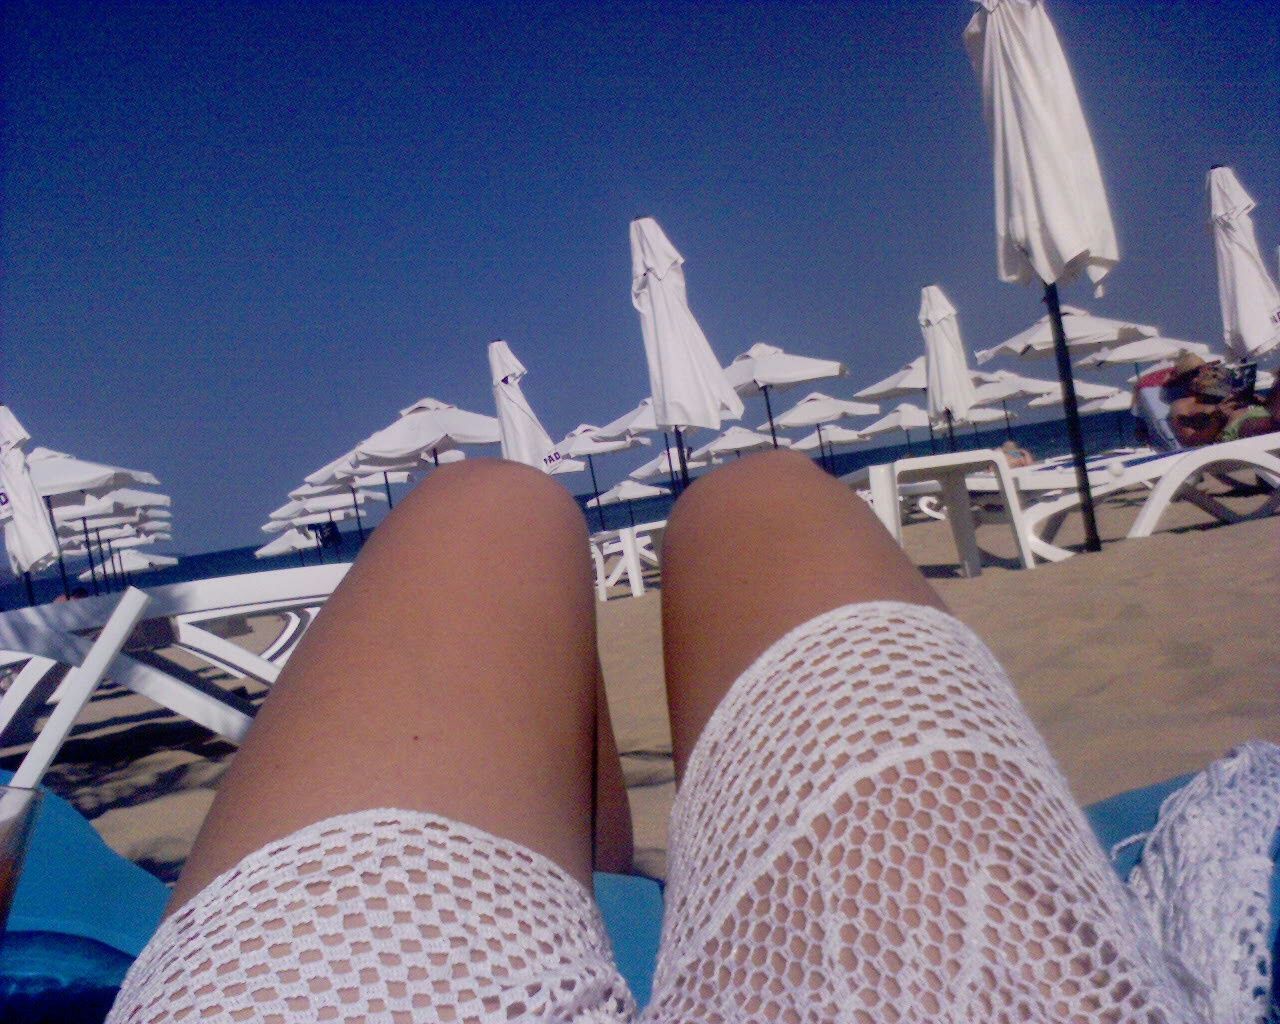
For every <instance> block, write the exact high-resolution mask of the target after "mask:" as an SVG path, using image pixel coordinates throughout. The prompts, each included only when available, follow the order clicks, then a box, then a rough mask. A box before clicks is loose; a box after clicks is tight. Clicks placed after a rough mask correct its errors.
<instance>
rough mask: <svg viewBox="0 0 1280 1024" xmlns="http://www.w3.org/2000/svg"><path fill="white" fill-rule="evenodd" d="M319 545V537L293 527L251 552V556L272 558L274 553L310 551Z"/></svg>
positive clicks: (284, 553) (285, 553)
mask: <svg viewBox="0 0 1280 1024" xmlns="http://www.w3.org/2000/svg"><path fill="white" fill-rule="evenodd" d="M319 546H320V539H319V538H318V537H316V536H315V535H314V534H312V533H309V532H307V531H305V530H301V529H299V528H297V527H293V528H291V529H289V530H286V531H285V532H284V533H282V534H280V536H279V537H276V538H274V539H273V540H269V541H267V543H265V544H263V545H262V547H260V548H258V550H257V551H255V552H254V553H253V557H254V558H274V557H275V556H276V555H287V554H291V553H292V552H295V551H310V550H311V549H312V548H316V547H319Z"/></svg>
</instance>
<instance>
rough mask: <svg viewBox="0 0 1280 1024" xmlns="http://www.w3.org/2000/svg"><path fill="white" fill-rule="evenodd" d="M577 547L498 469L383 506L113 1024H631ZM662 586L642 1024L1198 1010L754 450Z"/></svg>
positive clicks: (692, 528)
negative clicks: (668, 739)
mask: <svg viewBox="0 0 1280 1024" xmlns="http://www.w3.org/2000/svg"><path fill="white" fill-rule="evenodd" d="M587 550H588V549H587V537H586V529H585V525H584V523H583V520H582V516H581V513H580V511H579V510H578V508H577V507H576V506H575V505H574V504H573V503H572V501H571V500H570V499H569V497H568V495H567V494H566V493H565V491H564V490H563V488H561V487H560V486H559V485H557V484H556V483H555V482H554V481H551V480H549V479H548V478H546V477H545V476H543V475H542V474H540V473H537V472H535V471H533V470H529V469H527V468H525V467H522V466H517V465H513V464H510V463H497V462H487V463H486V462H483V461H477V462H474V463H473V462H467V463H465V464H460V465H455V466H448V467H442V468H441V469H440V470H439V471H438V472H436V473H433V474H432V475H431V476H430V477H429V478H427V479H426V480H425V481H424V482H423V483H422V484H421V485H420V486H419V487H418V489H417V490H416V491H415V492H414V493H413V494H412V495H411V496H410V497H409V498H408V499H407V500H405V501H404V502H403V503H401V504H400V505H399V506H397V508H396V510H395V511H394V512H393V513H392V514H391V516H390V517H389V518H388V519H387V521H386V522H385V523H384V524H383V525H382V526H381V527H380V528H379V530H378V531H377V533H376V534H374V536H373V537H372V539H371V540H370V542H369V544H368V545H367V546H366V548H365V549H364V551H363V552H362V554H361V556H360V558H359V560H358V561H357V563H356V564H355V566H354V567H353V568H352V569H351V571H350V573H349V574H348V575H347V577H346V578H345V580H344V581H343V583H342V584H341V586H340V587H339V588H338V590H337V591H336V592H335V593H334V595H333V597H332V598H331V599H330V601H329V603H328V604H327V605H326V607H325V609H324V611H323V612H322V613H321V615H320V617H319V619H318V620H317V622H316V624H315V626H314V628H313V629H312V631H311V632H309V633H308V634H307V636H306V637H305V638H304V639H303V641H302V642H301V643H300V645H299V646H298V648H297V650H296V652H295V653H294V656H293V657H292V658H291V659H290V661H289V663H288V665H287V667H286V668H285V670H284V672H283V673H282V674H281V677H280V680H279V682H278V683H277V684H276V687H275V688H274V691H273V693H272V694H271V696H270V698H269V699H268V701H267V703H266V705H265V707H264V709H263V711H262V712H261V714H260V715H259V717H258V720H257V721H256V723H255V724H254V727H253V729H252V731H251V733H250V735H249V737H248V739H247V741H246V742H245V744H244V746H243V748H242V749H241V751H240V752H239V754H238V755H237V756H236V758H235V759H234V761H233V763H232V765H231V768H230V770H229V771H228V773H227V775H226V776H225V778H224V780H223V782H222V785H221V788H220V790H219V793H218V796H217V799H216V801H215V803H214V806H213V808H212V810H211V812H210V814H209V817H208V819H207V821H206V823H205V826H204V828H203V830H202V831H201V834H200V837H199V840H198V842H197V844H196V848H195V850H194V851H193V853H192V855H191V858H190V860H189V861H188V863H187V866H186V869H185V871H184V872H183V875H182V878H181V880H180V881H179V883H178V886H177V888H176V890H175V892H174V896H173V901H172V905H171V910H170V915H169V917H168V919H167V920H166V922H165V924H164V925H163V926H162V928H161V930H160V931H159V932H158V933H157V935H156V936H155V938H154V939H153V940H152V942H151V944H150V945H149V946H148V948H147V950H146V951H144V953H143V955H142V956H141V958H140V959H139V961H138V962H137V964H136V965H135V966H134V968H133V970H132V972H131V973H130V976H129V978H128V980H127V982H126V985H125V988H124V989H123V991H122V993H121V996H120V999H119V1001H118V1002H117V1005H116V1007H115V1009H114V1011H113V1016H112V1018H111V1019H112V1020H113V1021H116V1022H125V1021H127V1022H131V1024H155V1022H160V1021H176V1020H192V1021H196V1020H219V1021H224V1020H225V1021H232V1020H236V1021H238V1020H253V1021H264V1022H272V1024H284V1022H294V1021H299V1022H300V1021H308V1022H310V1021H317V1020H342V1021H359V1022H373V1021H391V1022H397V1024H405V1022H410V1021H413V1022H417V1021H483V1022H488V1021H504V1022H506V1021H521V1020H539V1021H544V1020H546V1021H550V1020H556V1021H579V1022H596V1024H599V1022H610V1021H614V1022H620V1021H629V1020H632V1019H634V1015H635V1011H634V1007H633V1006H632V1003H631V998H630V995H629V994H628V992H627V990H626V987H625V984H624V983H623V982H622V981H621V979H620V977H619V976H618V974H617V972H616V970H615V968H614V965H613V962H612V959H611V956H610V952H609V947H608V940H607V939H606V938H605V936H604V933H603V931H602V928H601V925H600V920H599V916H598V913H597V911H596V909H595V907H594V904H593V902H592V900H591V896H590V890H589V888H588V885H589V882H590V878H591V870H592V867H593V864H594V865H595V866H597V867H599V866H601V865H603V864H610V865H614V866H619V867H620V866H622V865H623V864H624V863H625V862H626V860H627V859H628V849H629V838H628V836H629V833H628V829H627V819H626V814H625V811H626V807H625V798H624V797H623V795H622V790H621V782H620V774H619V771H618V766H617V760H616V755H615V754H614V751H613V744H612V737H611V730H610V729H609V726H608V717H607V713H606V712H605V709H604V706H603V704H602V703H601V702H599V695H600V692H601V687H600V677H599V668H598V661H597V658H596V651H595V629H594V621H593V620H594V603H593V595H592V588H591V574H590V573H591V568H590V564H589V561H588V557H587ZM662 596H663V608H662V611H663V631H664V645H665V663H666V680H667V689H668V695H669V698H668V699H669V709H670V714H671V724H672V733H673V740H674V754H675V765H676V772H677V777H678V779H679V782H680V789H679V796H678V797H677V801H676V806H675V810H674V812H673V816H672V827H671V840H670V849H671V870H670V875H669V879H668V887H667V894H666V918H665V921H664V932H663V942H662V951H661V955H660V959H659V966H658V972H657V976H656V978H655V981H654V990H653V991H654V994H653V998H652V1001H651V1002H650V1004H649V1006H648V1008H647V1009H646V1010H645V1012H644V1015H643V1018H642V1019H643V1020H646V1021H663V1022H667V1021H670V1022H681V1024H694V1022H697V1021H711V1020H716V1021H733V1022H748V1021H769V1022H781V1021H800V1020H804V1021H815V1022H824V1021H836V1020H842V1021H843V1020H852V1021H859V1022H863V1024H870V1022H872V1021H887V1020H944V1019H945V1020H955V1021H973V1022H977V1021H996V1020H1010V1021H1062V1022H1066V1021H1101V1020H1105V1021H1109V1022H1130V1021H1134V1022H1136V1021H1143V1022H1150V1021H1156V1020H1159V1021H1163V1022H1166V1024H1178V1022H1184V1021H1188V1022H1189V1021H1190V1020H1191V1014H1190V1012H1189V1010H1188V1008H1187V1004H1186V1002H1185V1000H1184V997H1183V995H1182V993H1181V992H1180V990H1179V989H1178V988H1177V985H1176V983H1175V981H1174V980H1173V978H1172V976H1171V974H1170V970H1169V967H1168V965H1167V964H1166V962H1165V961H1164V960H1163V959H1162V958H1161V956H1160V953H1159V951H1158V949H1157V948H1156V943H1155V940H1154V938H1153V937H1152V934H1151V933H1150V932H1149V931H1148V930H1147V925H1146V921H1145V919H1143V918H1142V917H1141V916H1140V914H1139V913H1138V912H1137V911H1136V910H1135V909H1134V905H1133V904H1132V903H1131V902H1130V901H1129V899H1128V898H1127V897H1126V895H1125V892H1124V890H1123V889H1122V887H1121V884H1120V882H1119V880H1118V878H1117V877H1116V875H1115V874H1114V872H1113V871H1112V870H1111V868H1110V866H1109V865H1108V864H1107V862H1106V860H1105V859H1104V857H1103V855H1102V852H1101V850H1100V849H1099V848H1098V846H1097V843H1096V841H1095V840H1094V839H1093V838H1092V835H1091V834H1090V833H1089V830H1088V826H1087V825H1086V823H1085V821H1084V818H1083V816H1082V815H1081V813H1080V811H1079V810H1078V808H1077V807H1076V805H1075V804H1074V802H1073V800H1072V798H1071V796H1070V794H1069V793H1068V791H1067V788H1066V784H1065V782H1064V781H1063V779H1062V777H1061V775H1060V773H1059V772H1058V770H1057V769H1056V767H1055V766H1054V764H1053V762H1052V760H1051V759H1050V756H1049V754H1048V751H1047V750H1046V748H1045V746H1044V744H1043V742H1042V741H1041V739H1040V737H1039V736H1038V735H1037V734H1036V732H1035V730H1034V728H1033V727H1032V725H1031V723H1030V721H1029V719H1028V718H1027V716H1026V714H1025V712H1024V711H1023V710H1022V708H1021V706H1020V705H1019V703H1018V700H1017V698H1016V696H1015V695H1014V692H1013V689H1012V687H1011V685H1010V684H1009V681H1008V679H1007V678H1006V677H1005V675H1004V673H1003V671H1002V670H1001V669H1000V667H999V665H998V664H997V663H996V661H995V660H994V658H993V657H992V655H991V654H990V653H989V652H988V651H987V649H986V648H985V647H984V646H983V644H982V643H981V641H979V640H978V639H977V637H975V636H974V635H973V634H972V633H971V632H970V631H969V630H968V629H967V628H966V627H964V626H963V625H961V624H960V623H959V622H958V621H957V620H956V619H954V618H952V617H951V616H950V615H948V614H947V613H946V611H945V609H944V608H943V606H942V603H941V601H940V600H939V598H938V597H937V595H936V594H935V593H934V592H933V590H932V589H931V588H930V587H929V585H928V584H927V583H926V582H925V580H924V579H923V577H921V576H920V574H919V573H918V572H917V571H916V570H915V569H914V567H913V566H912V565H911V564H910V563H909V562H908V561H907V559H906V557H905V556H904V555H903V553H902V551H901V550H900V549H899V548H898V546H897V545H896V544H894V543H893V542H892V541H891V540H890V538H889V536H888V534H887V533H886V532H885V531H884V530H883V529H882V528H881V527H880V526H879V524H878V523H877V521H876V520H875V518H874V516H873V515H872V513H871V512H870V510H869V509H867V508H866V506H865V505H864V504H863V503H862V502H860V501H858V500H857V499H855V498H854V497H853V496H852V494H851V493H850V492H849V491H848V490H847V489H846V488H845V487H843V486H842V485H841V484H840V483H838V482H837V481H835V480H833V479H831V478H830V477H829V476H827V475H826V474H825V473H823V472H821V471H820V470H818V469H817V468H815V467H814V466H812V465H811V464H810V463H809V462H808V460H806V459H803V458H800V457H798V456H794V455H791V454H789V453H785V452H783V453H769V454H766V455H760V456H754V457H752V458H750V459H744V460H742V461H741V462H735V463H734V464H732V465H729V466H726V467H724V468H722V469H719V470H717V471H715V472H714V473H712V474H709V475H708V476H707V477H706V478H705V479H703V480H700V481H698V482H697V483H695V484H694V485H693V487H692V488H690V489H689V491H688V492H687V493H686V494H685V495H684V496H683V497H681V499H680V502H679V504H678V507H677V508H676V510H675V512H674V514H673V516H672V518H671V520H670V525H669V528H668V531H667V536H666V542H665V548H664V589H663V595H662ZM593 817H594V827H593V825H592V820H593Z"/></svg>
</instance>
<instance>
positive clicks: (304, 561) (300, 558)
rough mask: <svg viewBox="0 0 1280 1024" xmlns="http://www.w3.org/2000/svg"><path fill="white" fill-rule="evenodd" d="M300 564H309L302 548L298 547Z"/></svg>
mask: <svg viewBox="0 0 1280 1024" xmlns="http://www.w3.org/2000/svg"><path fill="white" fill-rule="evenodd" d="M298 564H299V565H303V566H305V565H306V564H307V556H306V555H305V554H303V550H302V548H298Z"/></svg>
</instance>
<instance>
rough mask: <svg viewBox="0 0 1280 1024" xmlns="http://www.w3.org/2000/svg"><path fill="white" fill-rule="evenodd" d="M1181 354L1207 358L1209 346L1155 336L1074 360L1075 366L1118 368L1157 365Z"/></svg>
mask: <svg viewBox="0 0 1280 1024" xmlns="http://www.w3.org/2000/svg"><path fill="white" fill-rule="evenodd" d="M1183 352H1194V353H1195V354H1196V355H1198V356H1200V358H1201V359H1207V358H1209V346H1208V345H1204V344H1201V343H1200V342H1198V341H1182V340H1180V339H1178V338H1165V337H1162V336H1160V335H1155V336H1153V337H1150V338H1139V339H1138V340H1137V341H1130V342H1126V343H1125V344H1123V345H1116V346H1114V347H1112V348H1104V349H1100V350H1099V351H1097V352H1093V353H1090V354H1089V355H1087V356H1085V357H1084V358H1083V359H1078V360H1076V366H1080V367H1086V366H1118V365H1123V364H1133V365H1135V366H1136V365H1137V364H1138V363H1158V362H1160V361H1161V360H1163V359H1176V358H1178V356H1180V355H1181V354H1182V353H1183Z"/></svg>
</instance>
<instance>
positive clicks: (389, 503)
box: [382, 470, 395, 512]
mask: <svg viewBox="0 0 1280 1024" xmlns="http://www.w3.org/2000/svg"><path fill="white" fill-rule="evenodd" d="M382 489H383V490H384V491H386V492H387V511H388V512H390V511H391V510H392V509H393V508H395V505H394V504H392V501H391V481H390V480H389V479H387V474H386V471H385V470H384V471H383V473H382Z"/></svg>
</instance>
